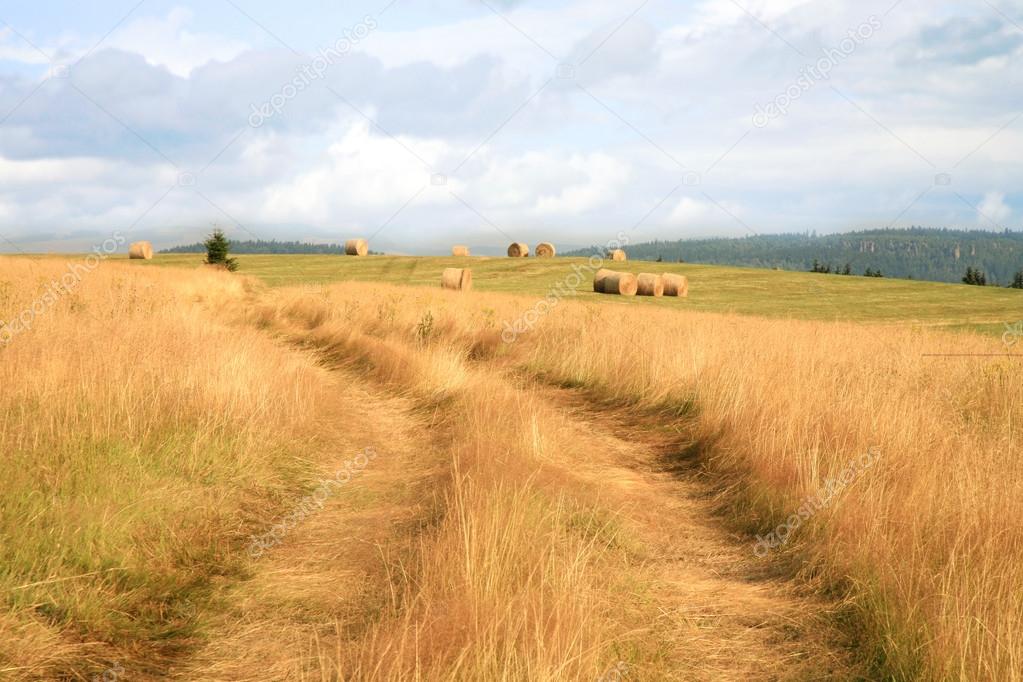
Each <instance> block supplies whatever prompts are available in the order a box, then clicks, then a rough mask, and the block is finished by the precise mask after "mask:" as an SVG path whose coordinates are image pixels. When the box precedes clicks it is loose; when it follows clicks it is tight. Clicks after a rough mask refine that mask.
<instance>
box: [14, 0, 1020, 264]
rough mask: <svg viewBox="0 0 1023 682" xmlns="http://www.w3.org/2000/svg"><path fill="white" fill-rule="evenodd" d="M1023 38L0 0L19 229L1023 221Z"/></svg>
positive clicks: (293, 233)
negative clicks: (1022, 186)
mask: <svg viewBox="0 0 1023 682" xmlns="http://www.w3.org/2000/svg"><path fill="white" fill-rule="evenodd" d="M339 5H340V6H339ZM1021 55H1023V0H990V2H987V1H985V0H970V1H964V2H955V1H951V2H942V3H933V2H926V1H923V0H902V1H901V2H896V1H895V0H883V1H880V2H874V1H872V0H865V1H863V2H852V1H837V0H771V1H770V2H766V1H764V0H697V1H692V2H682V1H680V0H675V1H670V0H647V1H646V2H644V1H643V0H636V1H635V2H626V1H624V0H617V1H615V2H612V1H610V0H587V1H582V0H578V1H576V0H562V1H558V2H553V1H552V2H529V1H528V0H521V1H515V0H418V1H415V2H413V1H412V0H395V1H394V2H389V0H373V1H372V2H371V1H366V0H357V1H355V2H347V3H343V5H342V4H341V3H336V2H327V1H326V0H317V1H304V0H296V1H295V2H291V3H279V2H269V1H268V0H207V2H204V3H199V2H189V1H174V0H143V1H142V2H139V0H128V1H125V2H112V1H107V2H97V3H92V4H91V5H86V4H85V3H78V2H75V3H71V2H40V3H32V4H29V3H19V4H18V5H17V6H3V7H0V121H2V123H0V178H2V181H0V235H2V240H0V249H2V250H7V251H14V250H19V249H20V250H25V251H37V250H77V249H81V248H84V247H88V246H89V245H90V244H92V243H95V242H98V241H102V240H103V239H105V238H106V237H107V236H109V235H110V234H111V233H112V232H113V231H115V230H117V231H120V232H122V233H124V234H127V235H128V236H129V237H130V238H138V239H142V238H147V239H151V240H152V241H154V242H155V243H156V244H157V245H158V246H167V245H172V244H177V243H182V242H191V241H196V240H198V239H200V238H201V237H202V236H203V235H204V234H205V233H206V232H208V231H209V229H210V228H211V227H212V225H214V224H218V225H220V226H222V227H224V228H225V229H227V230H228V232H229V233H230V234H231V235H232V236H233V237H235V238H239V239H242V238H249V237H259V238H279V239H308V240H315V241H339V240H343V239H345V238H346V237H349V236H353V235H362V236H369V237H372V239H373V242H374V244H375V245H376V246H377V247H378V248H386V249H388V250H394V251H404V252H410V253H430V252H442V251H444V250H446V248H447V246H448V245H449V244H450V243H452V242H456V241H457V242H464V243H468V244H470V245H473V246H476V247H487V246H499V245H503V244H505V243H507V242H509V241H511V240H512V239H516V240H524V241H535V240H537V239H539V238H541V237H542V238H545V239H550V240H553V241H555V242H556V243H559V244H561V245H565V246H568V245H586V244H593V243H603V242H606V241H607V240H608V239H610V238H612V237H613V236H614V235H615V234H616V233H617V232H618V231H619V230H621V231H624V232H626V233H627V234H629V236H630V237H629V238H630V239H632V240H634V241H639V240H647V239H655V238H659V239H677V238H684V237H703V236H714V235H719V236H741V235H746V234H752V233H771V232H783V231H805V230H817V231H818V232H830V231H837V230H846V229H862V228H870V227H882V226H887V225H893V226H901V227H907V226H910V225H933V226H956V227H975V228H981V229H1004V228H1010V229H1019V228H1020V226H1021V222H1023V220H1021V215H1023V214H1021V211H1023V193H1021V192H1020V190H1019V187H1018V184H1019V178H1020V176H1021V174H1020V170H1021V168H1020V165H1021V163H1023V161H1021V159H1023V117H1021V114H1023V88H1021V87H1020V86H1021V80H1023V79H1021V68H1020V65H1019V64H1020V57H1021Z"/></svg>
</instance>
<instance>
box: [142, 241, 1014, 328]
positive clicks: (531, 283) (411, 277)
mask: <svg viewBox="0 0 1023 682" xmlns="http://www.w3.org/2000/svg"><path fill="white" fill-rule="evenodd" d="M201 263H202V256H198V255H161V256H160V257H159V258H157V259H156V260H153V261H149V262H147V263H146V264H145V265H146V266H155V267H159V266H173V267H198V266H199V265H200V264H201ZM239 264H240V266H241V272H242V273H243V274H248V275H252V276H254V277H257V278H259V279H260V280H262V281H264V282H266V283H267V284H269V285H270V286H275V287H279V286H290V285H297V284H330V283H332V282H337V281H341V280H354V281H365V282H383V283H390V284H406V285H411V286H434V285H436V283H437V282H438V281H439V277H440V272H442V271H443V269H444V268H448V267H470V268H472V271H473V286H474V288H475V289H477V290H479V291H488V292H489V291H493V292H505V293H514V294H525V295H530V296H545V295H547V293H548V292H549V291H550V289H551V287H552V286H555V285H557V284H558V283H560V282H564V281H565V280H566V278H567V277H568V276H569V275H571V274H572V272H573V270H572V268H573V266H575V267H579V268H585V267H586V266H587V259H585V258H555V259H536V258H528V259H524V260H522V261H518V260H513V259H508V258H497V257H493V258H491V257H471V258H440V257H436V258H435V257H426V258H420V257H407V256H372V257H367V258H344V257H338V256H258V255H256V256H241V257H239ZM614 267H615V268H616V269H619V270H624V271H627V272H633V273H637V274H638V273H640V272H653V273H657V272H677V273H680V274H684V275H688V276H689V277H690V278H691V279H692V280H693V281H694V282H698V286H697V287H694V289H693V292H692V294H691V295H690V297H689V298H688V299H687V300H684V301H679V300H668V299H651V298H641V299H637V300H635V301H629V304H630V305H635V304H637V303H640V304H643V305H654V306H663V307H678V306H682V307H684V309H686V310H699V311H715V312H725V313H739V314H747V315H758V316H764V317H781V318H790V317H791V318H795V319H814V320H851V321H857V322H879V323H897V324H900V325H919V326H928V327H938V328H963V329H972V330H979V331H986V332H990V333H994V332H998V333H999V334H1001V333H1002V332H1003V331H1004V324H1005V323H1006V322H1012V321H1015V320H1017V319H1019V318H1020V317H1021V316H1023V303H1021V301H1020V294H1019V291H1018V290H1010V289H1005V288H998V287H966V286H961V285H957V284H944V283H939V282H916V281H912V280H896V279H883V278H882V279H877V278H867V277H852V276H839V275H823V274H815V273H808V272H807V273H803V272H786V271H773V270H758V269H754V268H732V267H722V266H715V265H695V264H690V263H656V262H649V261H647V262H643V261H626V262H624V263H618V264H615V266H614ZM576 290H577V292H578V293H579V294H580V296H579V299H580V300H588V299H590V298H593V299H597V298H602V297H599V296H598V295H597V294H594V293H593V291H592V286H591V279H590V278H586V277H584V278H583V281H582V282H581V283H580V284H579V285H578V286H577V287H576ZM601 302H603V303H615V302H618V303H620V302H621V301H615V300H614V299H607V298H602V301H601ZM1010 318H1011V320H1010Z"/></svg>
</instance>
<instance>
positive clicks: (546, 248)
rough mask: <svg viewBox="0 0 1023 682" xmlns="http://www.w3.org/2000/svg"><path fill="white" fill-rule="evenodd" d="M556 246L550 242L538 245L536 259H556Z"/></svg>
mask: <svg viewBox="0 0 1023 682" xmlns="http://www.w3.org/2000/svg"><path fill="white" fill-rule="evenodd" d="M555 253H556V251H555V250H554V244H551V243H550V242H540V243H539V244H537V245H536V257H537V258H554V254H555Z"/></svg>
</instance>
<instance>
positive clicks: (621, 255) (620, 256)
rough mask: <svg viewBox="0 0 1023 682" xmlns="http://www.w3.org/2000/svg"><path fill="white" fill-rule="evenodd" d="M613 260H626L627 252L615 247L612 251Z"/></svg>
mask: <svg viewBox="0 0 1023 682" xmlns="http://www.w3.org/2000/svg"><path fill="white" fill-rule="evenodd" d="M611 260H625V252H624V251H622V250H621V249H615V250H614V251H612V252H611Z"/></svg>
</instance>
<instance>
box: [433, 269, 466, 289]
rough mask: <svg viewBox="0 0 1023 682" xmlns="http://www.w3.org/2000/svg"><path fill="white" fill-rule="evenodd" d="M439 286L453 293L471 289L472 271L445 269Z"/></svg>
mask: <svg viewBox="0 0 1023 682" xmlns="http://www.w3.org/2000/svg"><path fill="white" fill-rule="evenodd" d="M440 285H441V286H442V287H444V288H445V289H452V290H454V291H469V290H470V289H472V270H470V269H469V268H445V269H444V272H443V274H441V276H440Z"/></svg>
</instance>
